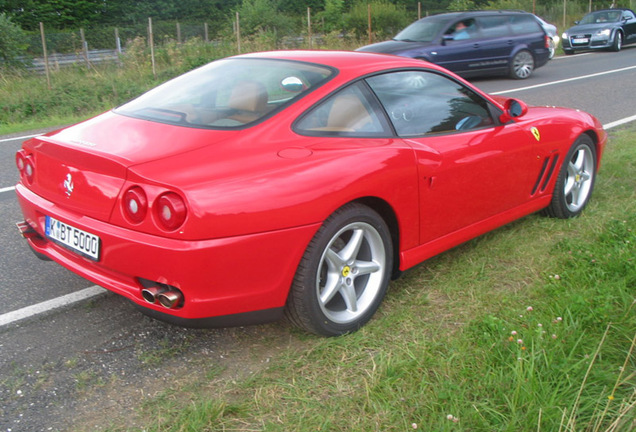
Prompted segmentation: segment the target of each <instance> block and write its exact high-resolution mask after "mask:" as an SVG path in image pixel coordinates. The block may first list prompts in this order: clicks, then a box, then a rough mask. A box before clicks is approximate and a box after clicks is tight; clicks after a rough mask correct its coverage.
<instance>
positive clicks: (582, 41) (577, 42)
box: [572, 38, 590, 44]
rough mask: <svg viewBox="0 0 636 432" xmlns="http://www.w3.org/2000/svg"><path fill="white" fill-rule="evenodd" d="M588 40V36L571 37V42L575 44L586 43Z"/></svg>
mask: <svg viewBox="0 0 636 432" xmlns="http://www.w3.org/2000/svg"><path fill="white" fill-rule="evenodd" d="M589 41H590V40H589V39H588V38H574V39H572V43H575V44H586V43H588V42H589Z"/></svg>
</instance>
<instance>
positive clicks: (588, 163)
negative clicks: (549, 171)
mask: <svg viewBox="0 0 636 432" xmlns="http://www.w3.org/2000/svg"><path fill="white" fill-rule="evenodd" d="M595 180H596V150H595V147H594V143H593V142H592V139H591V138H590V137H589V136H588V135H581V136H580V137H579V138H578V139H577V140H576V141H575V142H574V145H572V147H571V148H570V151H568V154H567V156H566V159H565V161H564V162H563V165H562V166H561V171H560V172H559V177H558V178H557V182H556V185H555V187H554V192H553V193H552V202H551V203H550V206H549V207H548V208H547V209H546V213H547V214H548V215H549V216H552V217H557V218H561V219H567V218H571V217H575V216H578V215H579V214H581V212H582V211H583V209H584V208H585V206H586V205H587V203H588V201H589V200H590V197H591V196H592V190H593V189H594V181H595Z"/></svg>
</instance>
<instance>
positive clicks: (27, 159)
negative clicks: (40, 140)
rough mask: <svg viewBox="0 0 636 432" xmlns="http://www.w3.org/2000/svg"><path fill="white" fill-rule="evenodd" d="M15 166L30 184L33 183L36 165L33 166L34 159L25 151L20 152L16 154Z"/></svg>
mask: <svg viewBox="0 0 636 432" xmlns="http://www.w3.org/2000/svg"><path fill="white" fill-rule="evenodd" d="M15 164H16V166H17V167H18V171H20V174H21V175H23V176H24V177H25V178H26V180H27V182H28V183H33V177H34V175H35V165H34V164H33V158H32V157H31V156H29V155H27V153H26V152H25V151H24V150H18V152H17V153H16V154H15Z"/></svg>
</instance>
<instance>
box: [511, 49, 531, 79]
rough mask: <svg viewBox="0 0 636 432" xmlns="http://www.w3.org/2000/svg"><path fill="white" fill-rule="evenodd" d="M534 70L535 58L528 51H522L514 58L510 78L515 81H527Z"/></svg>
mask: <svg viewBox="0 0 636 432" xmlns="http://www.w3.org/2000/svg"><path fill="white" fill-rule="evenodd" d="M533 70H534V57H532V53H531V52H530V51H528V50H521V51H519V52H518V53H517V54H515V56H514V57H513V58H512V63H511V66H510V76H511V77H512V78H514V79H526V78H528V77H529V76H530V75H532V71H533Z"/></svg>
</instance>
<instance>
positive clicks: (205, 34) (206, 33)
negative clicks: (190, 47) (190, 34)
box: [203, 23, 210, 43]
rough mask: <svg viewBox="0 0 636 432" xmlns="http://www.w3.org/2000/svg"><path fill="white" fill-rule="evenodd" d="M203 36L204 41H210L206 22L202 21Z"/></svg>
mask: <svg viewBox="0 0 636 432" xmlns="http://www.w3.org/2000/svg"><path fill="white" fill-rule="evenodd" d="M203 38H204V40H205V43H208V42H210V38H209V37H208V23H203Z"/></svg>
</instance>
